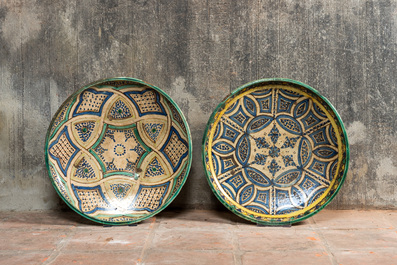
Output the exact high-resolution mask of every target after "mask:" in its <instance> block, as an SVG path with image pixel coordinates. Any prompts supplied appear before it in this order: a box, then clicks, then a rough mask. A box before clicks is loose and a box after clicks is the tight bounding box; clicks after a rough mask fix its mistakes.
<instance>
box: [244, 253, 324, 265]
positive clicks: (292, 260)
mask: <svg viewBox="0 0 397 265" xmlns="http://www.w3.org/2000/svg"><path fill="white" fill-rule="evenodd" d="M242 263H243V265H263V264H272V265H278V264H280V265H285V264H305V265H310V264H313V265H318V264H321V265H328V264H329V265H331V264H332V262H331V259H330V257H329V256H328V254H327V253H325V252H321V251H296V250H295V251H294V250H290V251H281V252H280V251H269V250H268V251H264V252H262V251H261V252H246V253H245V254H244V255H243V257H242Z"/></svg>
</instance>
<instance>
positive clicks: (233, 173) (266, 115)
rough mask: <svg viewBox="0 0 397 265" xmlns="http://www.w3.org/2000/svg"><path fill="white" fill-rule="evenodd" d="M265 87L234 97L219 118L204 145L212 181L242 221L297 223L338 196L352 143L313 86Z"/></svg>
mask: <svg viewBox="0 0 397 265" xmlns="http://www.w3.org/2000/svg"><path fill="white" fill-rule="evenodd" d="M262 81H263V80H262ZM262 81H258V83H259V84H260V85H258V84H256V85H254V86H253V87H249V86H248V87H242V88H240V91H237V92H234V93H233V94H232V96H230V97H229V98H227V99H226V100H225V101H224V102H222V103H221V107H218V108H217V112H216V113H214V114H213V116H212V117H214V118H213V120H211V121H210V122H209V125H208V127H207V130H206V133H205V138H204V153H203V155H204V157H203V159H204V161H205V165H206V173H207V178H208V181H209V183H210V186H211V188H212V189H213V190H214V192H215V194H216V195H217V197H218V198H219V199H220V200H221V202H222V203H224V204H225V205H226V206H227V207H228V208H229V209H232V210H233V211H234V212H235V213H236V214H238V215H240V216H242V217H243V218H246V219H249V220H251V221H254V222H258V223H273V224H282V223H292V222H296V221H297V220H301V219H302V218H303V219H304V218H306V217H307V216H308V215H309V214H311V213H313V212H316V211H318V210H319V209H321V208H322V207H323V206H324V205H326V204H327V203H328V202H329V201H330V200H331V198H332V197H333V196H334V195H335V194H336V192H337V191H338V190H339V187H340V184H341V183H342V182H343V180H344V177H345V174H346V170H347V161H348V145H347V136H346V133H345V131H344V127H343V124H342V122H341V121H340V118H339V116H338V115H337V113H336V111H335V110H334V109H333V108H332V106H331V105H330V104H329V103H327V101H326V100H325V99H324V98H323V97H321V96H320V95H318V94H317V92H315V91H314V90H313V89H311V88H310V87H308V86H306V85H303V84H301V83H298V82H296V81H292V82H291V81H290V80H288V81H285V80H282V81H281V80H280V81H278V80H276V81H274V82H273V81H272V82H269V83H267V81H266V80H265V81H264V83H261V82H262ZM239 92H241V93H239ZM231 132H233V133H232V134H231ZM214 161H216V164H215V163H214Z"/></svg>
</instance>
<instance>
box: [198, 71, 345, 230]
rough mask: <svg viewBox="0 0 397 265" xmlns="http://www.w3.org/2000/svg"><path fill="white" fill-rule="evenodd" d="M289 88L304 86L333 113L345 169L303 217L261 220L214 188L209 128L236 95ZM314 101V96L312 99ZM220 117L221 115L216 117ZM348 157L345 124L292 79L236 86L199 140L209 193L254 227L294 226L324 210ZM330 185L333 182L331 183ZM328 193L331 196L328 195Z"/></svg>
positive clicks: (342, 178) (341, 179)
mask: <svg viewBox="0 0 397 265" xmlns="http://www.w3.org/2000/svg"><path fill="white" fill-rule="evenodd" d="M272 84H273V85H290V86H294V87H295V88H298V89H299V87H303V88H305V89H307V90H308V91H309V92H311V93H313V96H316V97H318V98H319V99H320V100H321V101H322V103H324V104H323V106H326V107H327V108H328V109H327V110H328V112H329V113H332V114H333V115H334V116H335V118H336V119H335V120H336V123H337V125H338V126H339V127H340V129H341V132H340V134H341V141H342V145H344V148H345V150H344V151H345V154H343V155H342V161H341V166H344V169H342V170H343V171H342V170H340V171H341V172H337V174H338V175H336V176H335V179H336V180H335V182H334V183H333V185H332V188H331V190H329V191H328V193H327V194H326V195H325V197H324V198H323V199H322V200H321V201H320V202H318V203H317V204H316V205H315V206H314V207H307V208H308V209H306V208H304V209H302V210H301V211H303V213H302V214H299V215H297V216H293V217H291V218H286V217H284V218H278V217H277V215H274V217H271V218H263V217H261V216H259V214H258V215H256V214H252V213H251V214H250V213H248V212H247V211H246V210H244V207H242V206H241V205H239V206H236V204H238V203H230V198H226V196H225V195H224V194H222V192H221V191H220V189H219V187H216V186H215V184H213V182H212V178H214V176H212V173H211V172H210V170H209V168H208V166H207V160H208V152H209V150H211V149H212V148H210V147H208V146H207V145H208V141H209V138H211V135H210V130H211V129H212V126H213V124H214V122H215V120H216V118H217V116H218V114H219V113H220V112H221V111H223V110H224V109H225V108H226V105H227V103H228V102H231V100H233V99H234V98H235V97H236V96H238V95H239V94H241V93H243V92H247V91H249V90H250V89H254V88H257V87H262V86H265V85H272ZM312 98H313V97H312ZM219 115H220V114H219ZM349 158H350V149H349V143H348V138H347V133H346V129H345V127H344V124H343V122H342V119H341V118H340V116H339V114H338V112H337V111H336V109H335V108H334V106H333V105H332V104H331V103H330V102H329V100H328V99H327V98H325V97H324V96H322V95H321V94H320V93H319V92H318V91H317V90H315V89H314V88H312V87H310V86H308V85H306V84H304V83H302V82H299V81H296V80H292V79H285V78H266V79H260V80H255V81H253V82H250V83H247V84H244V85H242V86H240V87H238V88H237V89H236V90H234V91H233V92H231V93H230V94H229V95H228V96H227V97H226V98H225V99H224V100H223V101H222V102H221V103H220V104H219V105H218V106H217V107H216V108H215V110H214V111H213V113H212V115H211V116H210V118H209V120H208V123H207V126H206V129H205V131H204V136H203V140H202V162H203V166H204V171H205V174H206V178H207V181H208V184H209V186H210V187H211V190H212V192H213V193H214V194H215V196H216V197H217V198H218V200H219V201H220V202H221V203H222V204H223V205H224V206H225V207H226V208H227V209H229V210H230V211H232V212H233V213H234V214H236V215H238V216H240V217H242V218H244V219H246V220H248V221H251V222H254V223H257V224H261V225H271V226H278V225H290V224H292V223H297V222H300V221H302V220H305V219H307V218H309V217H311V216H313V215H314V214H316V213H318V212H319V211H321V210H322V209H323V208H324V207H326V206H327V205H328V204H329V203H330V202H331V201H332V200H333V198H334V197H335V196H336V194H337V193H338V192H339V190H340V188H341V186H342V184H343V183H344V181H345V178H346V174H347V171H348V167H349ZM331 184H332V183H331ZM330 193H331V194H330ZM228 201H229V202H228Z"/></svg>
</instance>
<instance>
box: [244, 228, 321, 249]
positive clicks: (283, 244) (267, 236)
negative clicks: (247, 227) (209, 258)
mask: <svg viewBox="0 0 397 265" xmlns="http://www.w3.org/2000/svg"><path fill="white" fill-rule="evenodd" d="M237 237H238V241H239V248H240V249H241V250H244V251H269V250H270V249H273V250H277V251H280V250H285V251H289V250H316V251H321V250H323V249H324V246H323V242H322V241H321V238H320V236H319V235H318V234H317V233H316V232H315V231H311V230H294V229H292V228H280V229H278V230H275V229H269V230H265V229H260V230H258V231H256V232H254V231H247V232H238V233H237Z"/></svg>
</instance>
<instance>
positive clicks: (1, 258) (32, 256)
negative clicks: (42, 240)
mask: <svg viewBox="0 0 397 265" xmlns="http://www.w3.org/2000/svg"><path fill="white" fill-rule="evenodd" d="M51 253H52V252H51V251H49V252H42V251H41V252H40V253H35V252H30V253H29V252H15V253H13V254H0V264H7V265H21V264H29V265H36V264H45V262H46V261H47V260H48V258H49V257H50V255H51Z"/></svg>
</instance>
